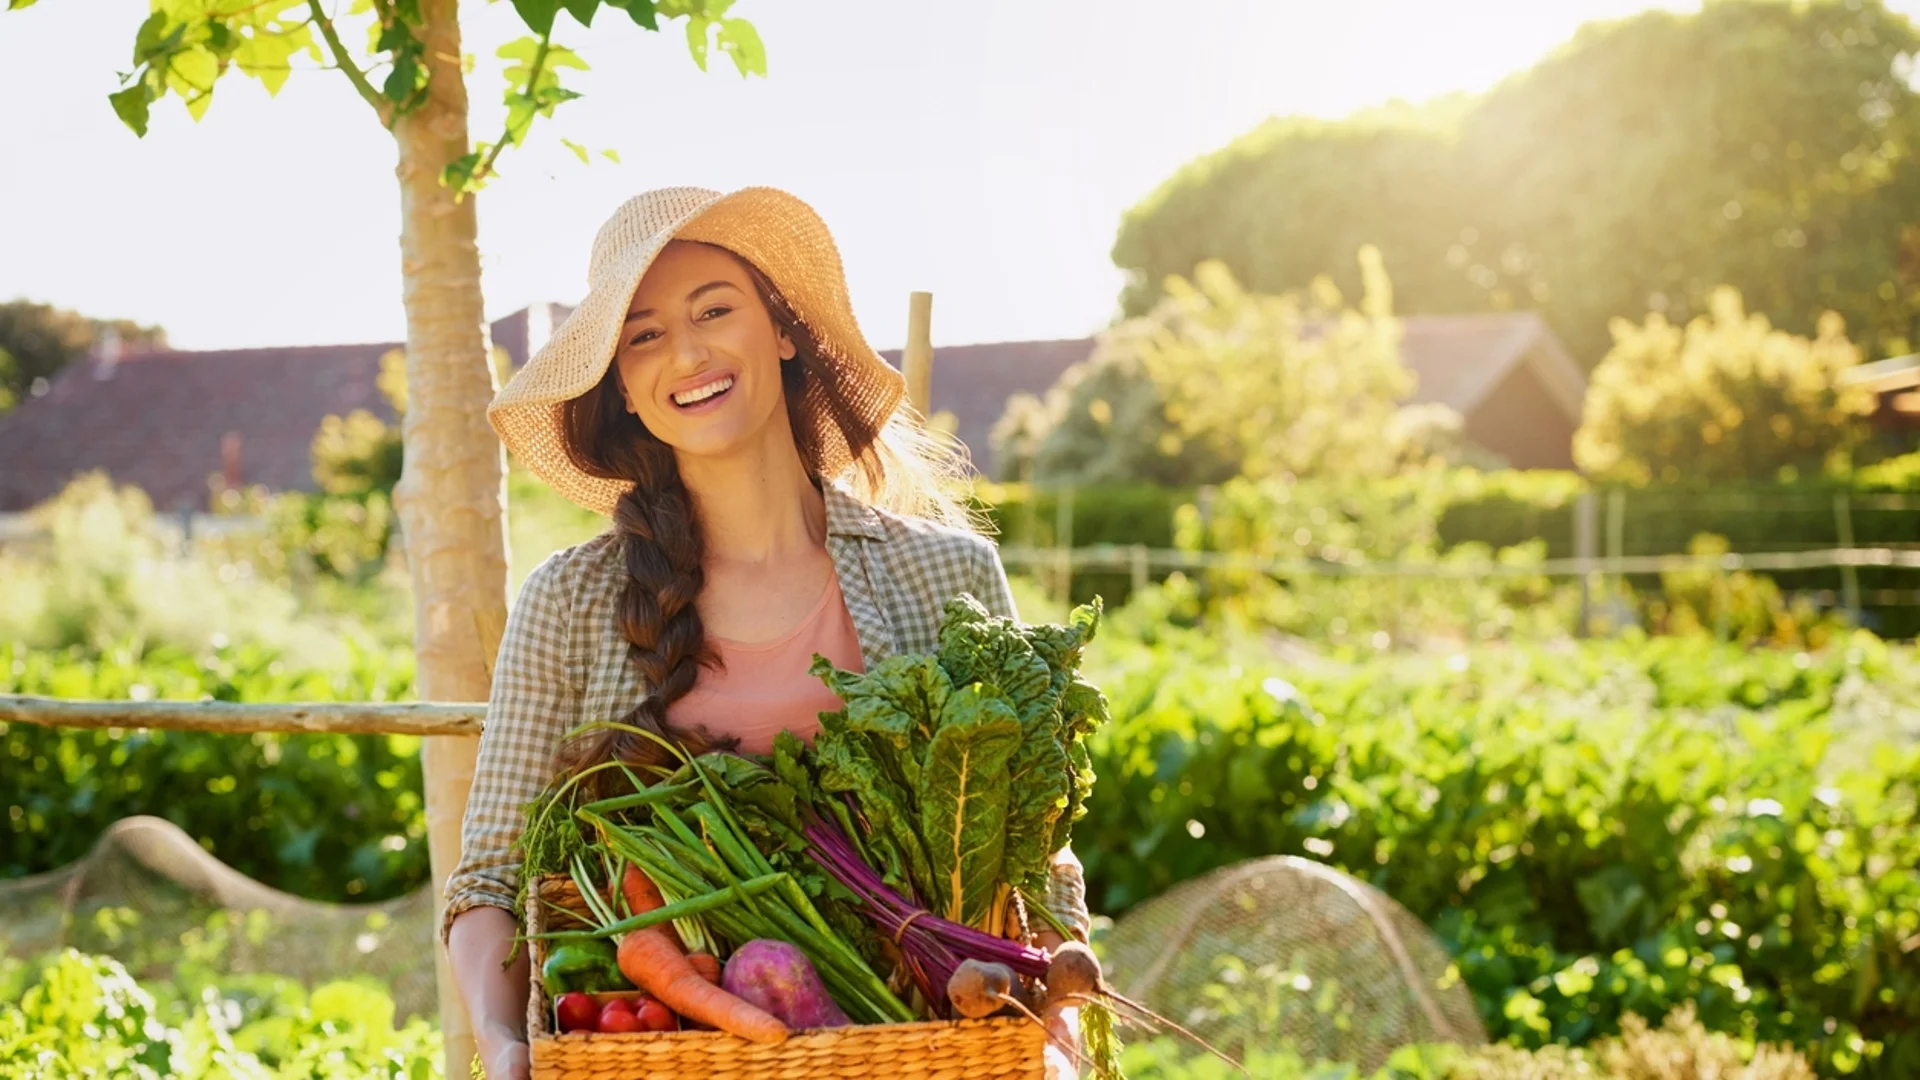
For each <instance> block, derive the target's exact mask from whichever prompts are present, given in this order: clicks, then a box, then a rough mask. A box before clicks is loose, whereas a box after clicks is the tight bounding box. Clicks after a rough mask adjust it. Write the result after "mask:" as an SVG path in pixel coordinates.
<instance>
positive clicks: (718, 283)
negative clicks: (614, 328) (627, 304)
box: [626, 281, 739, 322]
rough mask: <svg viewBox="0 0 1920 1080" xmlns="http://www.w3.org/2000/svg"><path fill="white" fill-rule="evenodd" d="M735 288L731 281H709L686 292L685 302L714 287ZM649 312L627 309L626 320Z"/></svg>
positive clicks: (689, 301) (650, 312)
mask: <svg viewBox="0 0 1920 1080" xmlns="http://www.w3.org/2000/svg"><path fill="white" fill-rule="evenodd" d="M737 288H739V286H738V285H735V284H734V283H733V282H731V281H709V282H707V283H706V284H705V285H702V286H700V287H699V288H697V289H695V290H693V291H692V292H690V293H688V294H687V302H688V303H692V302H694V301H695V300H698V299H700V298H701V297H702V296H705V295H706V294H707V293H710V292H712V291H713V290H715V289H737ZM651 314H653V309H652V308H641V309H640V310H639V311H629V312H627V318H626V321H627V322H632V321H633V320H635V319H644V318H646V317H647V316H649V315H651Z"/></svg>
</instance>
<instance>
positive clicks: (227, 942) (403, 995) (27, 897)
mask: <svg viewBox="0 0 1920 1080" xmlns="http://www.w3.org/2000/svg"><path fill="white" fill-rule="evenodd" d="M433 915H434V904H433V897H432V894H431V892H430V890H427V889H420V890H417V891H415V892H413V893H410V894H408V895H406V896H402V897H400V898H398V899H394V900H389V901H386V902H384V903H378V904H329V903H322V902H317V901H313V900H304V899H301V898H300V897H297V896H293V895H290V894H288V893H283V892H280V891H278V890H275V889H271V888H268V887H267V886H265V885H262V884H260V883H259V882H257V881H254V880H253V879H251V878H249V877H246V876H245V875H243V874H241V873H239V872H237V871H235V870H233V869H232V868H230V867H228V866H227V865H226V864H224V863H222V862H221V861H220V860H218V859H216V858H214V857H213V856H212V855H210V854H208V853H207V852H206V851H205V850H204V849H202V848H201V847H200V845H199V844H196V843H195V842H194V841H193V838H192V837H190V836H188V835H187V834H186V833H185V832H183V831H181V830H180V828H179V827H178V826H176V825H174V824H173V823H172V822H169V821H166V820H163V819H161V818H154V817H133V818H126V819H124V820H122V821H120V822H118V823H116V824H115V825H114V826H113V827H112V828H110V829H108V830H107V832H106V833H105V834H104V835H103V836H102V837H101V838H100V840H99V842H98V843H97V844H95V845H94V848H93V850H92V852H91V853H89V854H88V855H87V856H86V857H85V858H82V859H80V860H78V861H76V862H74V863H71V864H69V865H67V866H64V867H62V868H60V869H58V870H53V871H50V872H48V873H44V874H36V875H34V876H32V877H26V878H20V879H16V880H13V881H0V951H4V952H5V953H7V954H10V955H13V956H16V957H19V958H22V959H30V958H33V957H37V956H43V955H45V954H47V953H49V952H53V951H55V950H58V949H61V948H66V947H71V948H75V949H78V950H80V951H82V952H87V953H94V954H99V955H105V956H111V957H113V958H115V959H116V960H119V961H120V962H121V963H122V964H123V965H125V966H126V968H127V969H128V971H129V972H130V973H132V974H133V976H134V977H135V978H137V979H140V980H142V981H143V982H144V981H158V982H172V981H176V980H179V981H191V982H200V981H203V980H208V979H213V980H219V981H221V982H222V983H226V982H230V981H232V980H233V979H234V978H235V977H244V976H248V975H261V976H273V977H280V978H289V979H295V980H298V981H300V982H302V983H304V984H306V985H307V986H308V987H313V986H318V985H320V984H323V983H327V982H331V981H334V980H337V979H351V978H354V977H356V976H370V977H372V978H373V979H376V980H378V981H379V982H380V983H381V984H383V985H384V986H385V987H386V988H387V991H388V992H389V993H390V994H391V995H392V998H393V1003H394V1007H395V1013H396V1014H397V1015H398V1016H401V1017H405V1016H410V1015H420V1016H428V1017H431V1016H434V1015H436V1010H435V983H434V949H435V947H436V944H437V942H436V940H435V928H434V922H433Z"/></svg>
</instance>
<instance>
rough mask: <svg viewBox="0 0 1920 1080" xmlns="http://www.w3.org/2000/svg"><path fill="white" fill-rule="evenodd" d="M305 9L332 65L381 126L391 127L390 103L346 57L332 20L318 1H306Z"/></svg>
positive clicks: (345, 50) (391, 107)
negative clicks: (331, 56) (324, 45)
mask: <svg viewBox="0 0 1920 1080" xmlns="http://www.w3.org/2000/svg"><path fill="white" fill-rule="evenodd" d="M307 8H308V10H310V11H312V12H313V22H314V25H316V26H318V27H319V28H320V36H321V37H322V38H324V39H326V42H327V51H329V52H331V53H333V60H334V63H336V64H339V65H340V70H341V71H344V72H346V73H347V81H348V82H350V83H352V84H353V88H354V89H355V90H357V91H359V92H360V97H361V99H362V100H364V101H365V102H366V103H367V104H368V105H369V106H371V107H372V108H373V112H374V115H376V116H378V117H379V118H380V124H381V126H382V127H392V126H393V106H392V103H391V102H389V101H387V99H386V97H385V96H383V95H382V94H381V93H380V91H378V90H375V89H374V88H373V84H372V83H370V82H368V81H367V76H366V74H365V73H364V72H362V71H361V70H360V69H359V68H358V67H355V66H354V63H353V60H352V58H351V57H349V56H348V55H347V47H346V46H345V45H342V44H341V43H340V34H339V33H338V32H337V31H335V30H334V28H333V20H332V19H329V18H328V17H327V13H326V12H324V11H322V10H320V0H307Z"/></svg>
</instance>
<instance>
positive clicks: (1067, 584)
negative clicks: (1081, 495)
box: [1053, 485, 1073, 607]
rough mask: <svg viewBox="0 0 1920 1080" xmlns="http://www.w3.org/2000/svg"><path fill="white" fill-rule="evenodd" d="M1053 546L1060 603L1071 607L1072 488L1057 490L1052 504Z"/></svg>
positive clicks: (1070, 486) (1069, 486)
mask: <svg viewBox="0 0 1920 1080" xmlns="http://www.w3.org/2000/svg"><path fill="white" fill-rule="evenodd" d="M1053 544H1054V547H1055V548H1056V549H1057V553H1058V562H1057V563H1056V565H1057V566H1058V573H1059V580H1058V582H1056V584H1057V586H1058V587H1059V589H1060V603H1061V605H1062V606H1063V607H1071V606H1072V605H1073V487H1072V485H1068V486H1067V487H1063V488H1061V489H1059V493H1058V494H1057V495H1056V496H1055V498H1054V503H1053Z"/></svg>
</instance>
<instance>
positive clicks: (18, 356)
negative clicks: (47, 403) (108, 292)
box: [0, 300, 167, 412]
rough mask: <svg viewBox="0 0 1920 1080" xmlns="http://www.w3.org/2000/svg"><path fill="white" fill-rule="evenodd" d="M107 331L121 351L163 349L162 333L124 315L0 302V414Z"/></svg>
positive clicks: (94, 343)
mask: <svg viewBox="0 0 1920 1080" xmlns="http://www.w3.org/2000/svg"><path fill="white" fill-rule="evenodd" d="M108 331H112V332H113V333H114V334H115V335H116V336H117V337H118V339H119V343H120V347H121V348H123V349H129V350H136V351H144V350H148V349H164V348H166V347H167V332H166V331H165V330H162V329H161V328H160V327H158V326H141V325H140V324H139V323H136V322H132V321H129V320H127V319H90V318H88V317H87V316H85V315H82V314H80V313H79V312H76V311H67V310H65V309H63V308H57V307H54V306H53V305H52V304H36V303H34V302H33V301H31V300H9V301H7V302H6V303H0V412H5V411H6V410H8V409H10V408H12V407H13V406H14V405H16V404H18V403H19V402H20V401H22V400H24V399H25V398H27V397H28V396H30V395H31V394H32V393H33V384H34V382H35V380H38V379H47V380H49V381H51V380H52V379H53V377H54V376H55V375H58V374H59V373H60V369H61V368H64V367H66V366H67V365H68V364H70V363H72V362H73V361H75V360H78V359H80V358H81V357H83V356H85V355H87V353H88V352H89V351H90V350H91V349H92V348H93V347H94V346H95V345H96V344H99V343H100V342H101V340H102V339H103V337H104V336H105V335H106V333H107V332H108Z"/></svg>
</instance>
